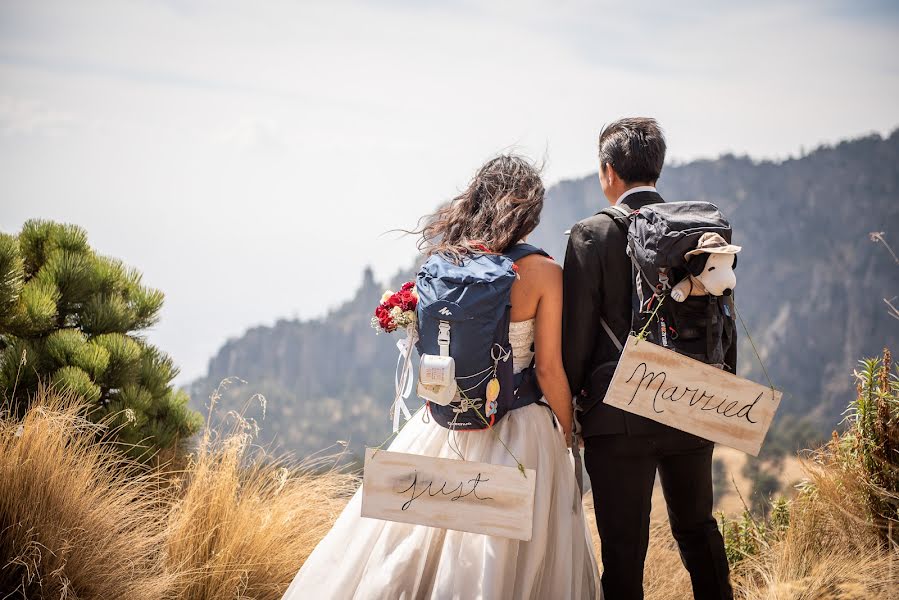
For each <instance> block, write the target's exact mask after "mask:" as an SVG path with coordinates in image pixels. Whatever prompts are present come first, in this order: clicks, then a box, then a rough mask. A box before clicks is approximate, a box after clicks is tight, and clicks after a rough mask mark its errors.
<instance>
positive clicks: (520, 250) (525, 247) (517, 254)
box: [503, 244, 552, 262]
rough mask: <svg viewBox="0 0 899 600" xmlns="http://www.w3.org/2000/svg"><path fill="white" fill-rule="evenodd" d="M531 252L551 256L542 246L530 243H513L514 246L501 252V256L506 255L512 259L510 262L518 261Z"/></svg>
mask: <svg viewBox="0 0 899 600" xmlns="http://www.w3.org/2000/svg"><path fill="white" fill-rule="evenodd" d="M531 254H540V255H541V256H545V257H547V258H552V257H551V256H550V255H549V254H547V253H546V251H545V250H543V249H542V248H538V247H537V246H532V245H530V244H515V245H514V246H512V247H511V248H509V249H508V250H506V251H505V252H503V256H506V257H508V258H509V259H511V260H512V262H516V261H519V260H521V259H522V258H524V257H525V256H530V255H531Z"/></svg>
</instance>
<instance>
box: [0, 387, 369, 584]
mask: <svg viewBox="0 0 899 600" xmlns="http://www.w3.org/2000/svg"><path fill="white" fill-rule="evenodd" d="M81 410H82V409H81V407H79V406H78V405H77V404H75V403H74V402H72V401H70V400H67V399H65V398H60V397H59V396H57V395H53V394H47V393H43V394H42V395H41V396H40V397H39V398H38V399H37V401H36V403H35V404H34V406H33V407H32V408H31V409H30V410H29V411H28V413H27V414H26V416H25V419H24V421H22V422H16V421H14V420H12V419H10V418H8V417H7V416H3V417H0V591H2V593H0V599H4V600H5V599H6V598H10V599H12V598H29V599H33V598H48V599H49V598H54V599H55V598H65V599H67V600H77V599H103V600H106V599H124V600H128V599H140V600H148V599H156V598H159V599H168V598H179V599H192V600H201V599H209V600H211V599H213V598H214V599H217V600H220V599H227V598H255V599H259V600H268V599H272V600H275V599H278V598H280V597H281V594H282V593H283V592H284V590H285V589H286V588H287V586H288V585H289V584H290V581H291V580H292V579H293V576H294V575H295V574H296V572H297V570H298V569H299V567H300V566H301V565H302V563H303V561H304V560H305V559H306V557H307V556H308V554H309V552H310V551H311V549H312V548H313V547H314V546H315V544H316V542H317V541H318V540H319V539H320V538H321V537H322V536H323V535H324V533H325V531H327V529H328V528H329V527H330V525H331V522H332V521H333V520H334V518H336V516H337V514H338V513H339V511H340V509H342V507H343V505H344V503H345V501H346V500H345V498H346V495H347V493H348V492H350V491H351V490H353V489H354V488H355V486H356V478H355V477H353V476H351V475H347V474H343V473H339V472H335V471H330V472H324V473H321V472H318V473H317V472H316V471H319V470H320V467H321V466H322V464H321V461H319V462H318V463H316V464H309V463H306V464H303V465H299V466H298V465H294V464H291V463H288V462H285V461H269V460H268V459H267V457H266V455H265V454H264V453H263V452H261V451H259V450H258V449H254V448H252V447H251V446H250V445H249V441H250V438H249V436H248V434H247V433H246V431H242V430H238V431H235V432H233V433H232V434H230V435H227V436H225V437H223V438H222V439H220V440H216V439H215V438H213V437H212V436H211V434H210V433H209V432H208V431H207V432H206V434H204V436H203V438H202V440H201V443H200V445H199V448H198V449H197V451H196V452H195V453H194V454H193V455H192V456H191V458H190V460H189V462H188V463H187V466H186V467H185V468H184V469H182V470H179V471H177V472H175V471H172V470H170V469H165V468H162V469H159V468H155V469H153V468H148V467H146V466H143V465H139V464H135V463H133V462H130V461H129V460H128V459H126V458H125V457H124V456H123V454H122V453H121V452H119V451H118V450H117V449H116V448H115V447H114V446H113V445H112V444H111V443H97V435H98V433H102V425H101V426H98V425H92V424H91V423H89V422H88V421H87V420H85V419H84V418H83V417H82V416H81Z"/></svg>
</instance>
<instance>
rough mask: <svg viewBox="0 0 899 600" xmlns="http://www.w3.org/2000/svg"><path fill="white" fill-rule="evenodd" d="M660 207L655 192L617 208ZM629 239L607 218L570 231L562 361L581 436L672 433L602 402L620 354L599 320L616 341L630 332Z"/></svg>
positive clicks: (629, 199) (636, 196) (634, 196)
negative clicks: (576, 405) (577, 410)
mask: <svg viewBox="0 0 899 600" xmlns="http://www.w3.org/2000/svg"><path fill="white" fill-rule="evenodd" d="M658 202H664V200H662V197H661V196H660V195H659V194H657V193H656V192H649V191H647V192H637V193H635V194H631V195H630V196H628V197H627V198H625V199H624V200H622V202H621V204H622V206H624V207H625V208H627V209H629V210H637V209H639V208H640V207H642V206H646V205H647V204H656V203H658ZM626 247H627V237H626V236H625V234H624V232H622V231H621V230H620V229H619V227H618V225H617V224H615V222H614V221H612V219H611V217H609V216H607V215H602V214H596V215H594V216H592V217H588V218H586V219H584V220H583V221H580V222H579V223H577V224H576V225H575V226H574V227H572V228H571V236H570V237H569V238H568V249H567V250H566V252H565V270H564V273H563V281H564V300H563V303H564V308H563V311H564V312H563V313H562V360H563V362H564V364H565V372H566V373H567V374H568V383H569V385H570V386H571V392H572V393H573V394H575V395H576V396H577V397H578V403H579V405H580V406H581V408H582V410H584V412H583V413H582V414H581V415H579V420H580V423H581V427H582V431H583V436H584V437H590V436H591V435H604V434H621V433H627V434H631V435H642V434H656V433H663V432H670V431H671V428H670V427H668V426H666V425H662V424H660V423H656V422H655V421H651V420H650V419H646V418H644V417H641V416H638V415H634V414H631V413H628V412H625V411H623V410H621V409H619V408H615V407H613V406H608V405H606V404H603V403H602V397H603V395H604V394H605V390H606V387H607V386H608V384H609V381H610V380H611V378H612V372H613V371H614V367H615V364H616V363H617V361H618V357H619V356H620V353H619V352H618V349H617V348H616V347H615V345H614V344H613V343H612V340H610V339H609V337H608V335H606V333H605V330H603V328H602V325H600V318H601V317H605V319H606V322H608V324H609V327H611V328H612V331H613V332H614V333H615V335H617V336H618V339H619V340H620V341H622V342H623V341H624V340H625V338H626V337H627V334H628V333H629V332H630V330H631V295H632V290H633V282H632V281H631V260H630V258H629V257H628V256H627V254H626V253H625V248H626Z"/></svg>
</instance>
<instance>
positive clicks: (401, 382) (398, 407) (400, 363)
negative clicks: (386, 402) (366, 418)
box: [393, 325, 418, 433]
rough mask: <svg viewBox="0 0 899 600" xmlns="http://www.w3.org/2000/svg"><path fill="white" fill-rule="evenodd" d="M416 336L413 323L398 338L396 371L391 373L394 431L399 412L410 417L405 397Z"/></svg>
mask: <svg viewBox="0 0 899 600" xmlns="http://www.w3.org/2000/svg"><path fill="white" fill-rule="evenodd" d="M417 338H418V332H417V331H416V330H415V326H414V325H410V326H409V327H407V328H406V337H405V338H404V339H401V340H398V341H397V343H396V347H397V348H398V349H399V351H400V355H399V356H398V357H397V359H396V371H395V372H394V375H393V387H394V389H395V390H396V397H395V398H394V400H393V432H394V433H396V432H397V431H399V429H400V412H402V413H403V417H404V418H405V420H406V421H408V420H409V419H411V418H412V413H410V412H409V407H408V406H406V402H405V400H406V398H408V397H409V395H410V394H411V393H412V379H413V377H412V348H414V347H415V340H416V339H417Z"/></svg>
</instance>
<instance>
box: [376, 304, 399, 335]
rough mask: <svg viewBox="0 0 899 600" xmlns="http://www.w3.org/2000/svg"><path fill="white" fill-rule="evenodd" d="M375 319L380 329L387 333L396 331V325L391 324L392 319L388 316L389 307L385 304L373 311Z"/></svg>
mask: <svg viewBox="0 0 899 600" xmlns="http://www.w3.org/2000/svg"><path fill="white" fill-rule="evenodd" d="M375 318H376V319H377V320H378V325H380V326H381V329H383V330H384V331H386V332H387V333H391V332H392V331H395V330H396V323H394V322H393V317H391V316H390V307H389V306H388V305H387V304H386V303H385V304H379V305H378V308H376V309H375Z"/></svg>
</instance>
